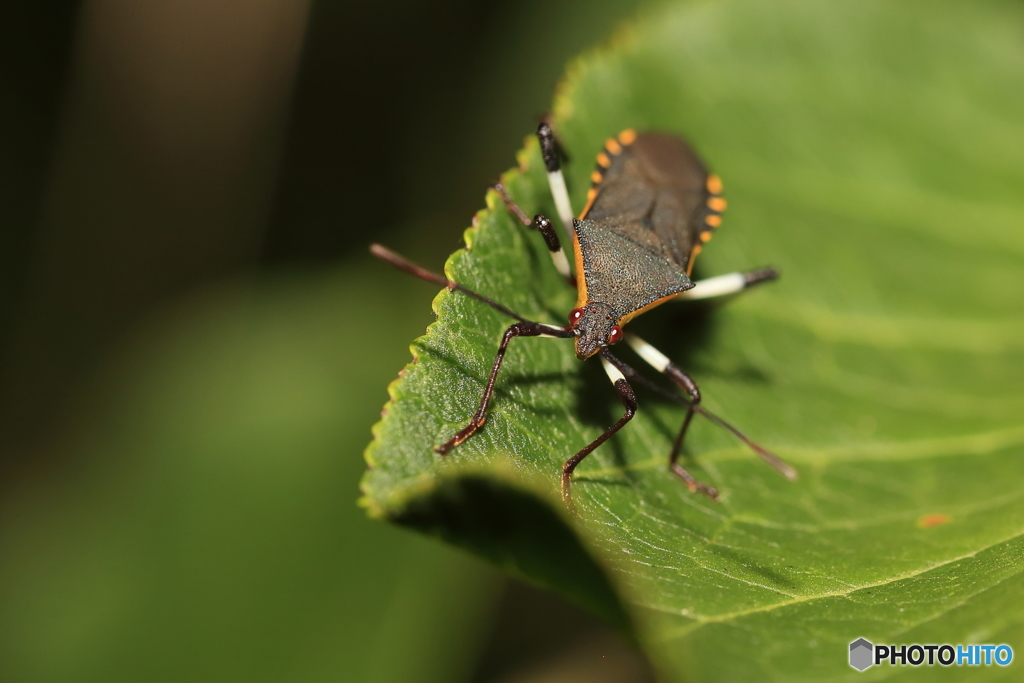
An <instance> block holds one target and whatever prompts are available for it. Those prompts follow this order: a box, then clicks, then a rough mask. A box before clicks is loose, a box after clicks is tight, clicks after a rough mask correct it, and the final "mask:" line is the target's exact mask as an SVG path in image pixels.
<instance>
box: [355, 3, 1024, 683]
mask: <svg viewBox="0 0 1024 683" xmlns="http://www.w3.org/2000/svg"><path fill="white" fill-rule="evenodd" d="M1022 14H1024V13H1022V8H1021V7H1020V5H1018V4H1010V3H971V4H969V5H967V4H955V3H891V2H864V1H862V0H856V1H849V2H830V3H820V2H817V3H816V2H781V3H780V2H761V1H750V2H742V1H737V2H720V3H692V4H691V3H687V4H684V5H682V6H680V7H676V8H671V9H669V10H666V11H665V12H664V13H662V14H659V15H656V16H651V17H648V18H647V19H645V20H643V21H641V22H639V23H637V24H636V25H634V26H632V27H630V28H628V29H626V30H623V31H622V32H621V33H620V35H618V36H617V37H616V39H615V40H614V41H612V43H611V46H610V47H606V48H603V49H601V50H598V51H596V52H594V53H592V54H589V55H587V56H585V57H583V58H582V59H580V60H579V61H578V62H576V63H575V64H573V65H572V67H571V69H570V72H569V74H570V75H569V76H568V78H567V80H566V82H565V83H564V85H563V87H562V89H561V91H560V93H559V96H558V98H557V99H556V103H555V108H554V121H555V125H556V129H557V132H558V134H559V136H560V138H561V141H562V143H563V145H564V147H565V148H566V149H567V150H568V153H569V154H570V155H571V162H570V164H569V166H568V177H569V183H570V189H571V193H572V195H573V200H574V204H575V206H576V207H577V208H578V207H580V206H581V205H582V200H583V195H584V194H585V192H586V189H587V187H588V185H589V182H588V180H587V176H588V175H589V173H590V171H591V169H592V167H593V166H592V163H593V162H592V159H593V156H592V155H593V154H594V153H595V152H597V151H598V150H599V149H600V147H601V145H602V142H603V140H604V139H605V138H607V137H608V136H610V135H613V134H615V133H617V132H618V131H620V130H622V129H624V128H627V127H631V128H637V129H662V130H670V131H675V132H678V133H680V134H683V135H685V136H686V137H688V138H689V139H690V140H692V141H693V142H694V144H695V145H696V147H697V148H698V149H699V151H700V152H701V154H702V155H703V157H704V158H705V160H706V161H707V162H708V164H709V166H711V167H712V168H713V169H714V170H715V171H716V172H717V173H718V174H719V175H721V177H722V178H723V179H724V182H725V193H726V196H727V197H728V199H729V202H730V206H729V211H728V212H727V215H726V220H725V225H724V227H723V229H721V230H719V231H718V234H717V236H716V237H715V239H714V241H713V242H712V243H711V244H710V245H709V246H708V248H706V249H705V250H704V253H703V254H702V256H701V257H700V260H699V265H698V275H701V276H707V275H712V274H719V273H725V272H730V271H733V270H738V269H747V268H752V267H757V266H762V265H766V264H772V265H775V266H777V267H779V268H780V269H781V271H782V273H783V277H782V279H781V280H780V281H779V282H777V283H773V284H771V285H769V286H764V287H762V288H759V289H758V290H755V291H753V292H750V293H748V294H745V295H743V296H742V297H736V298H734V299H733V300H731V301H728V302H723V303H719V304H714V305H703V306H702V305H696V304H693V305H690V306H669V305H666V306H663V307H662V308H660V309H658V310H657V311H655V312H652V313H650V314H648V315H646V316H644V317H643V318H641V319H640V320H638V321H636V322H635V323H634V328H635V329H637V330H638V331H639V332H641V333H642V334H643V335H644V336H645V337H647V338H649V339H650V340H651V341H652V342H655V343H656V344H657V345H658V346H659V347H660V348H662V349H663V350H664V351H665V352H666V353H668V354H669V355H670V356H672V357H673V358H674V359H675V360H676V361H677V363H678V364H679V365H681V366H682V367H683V368H684V369H685V370H687V371H688V372H690V373H691V374H692V375H693V376H694V377H695V379H696V380H697V381H698V382H699V383H700V385H701V387H702V390H703V394H704V397H705V404H706V405H707V406H708V407H709V408H710V409H711V410H712V411H715V412H717V413H719V414H720V415H722V416H723V417H725V418H727V419H729V420H730V421H732V422H734V423H735V424H736V425H738V426H739V427H741V428H742V429H744V430H745V431H747V432H748V433H749V434H751V435H752V436H753V437H754V438H756V439H758V440H759V441H761V442H762V443H764V444H765V445H766V446H768V447H769V448H771V449H773V450H775V451H776V452H778V453H779V454H780V455H782V456H783V457H784V458H786V459H787V460H788V461H789V462H791V463H793V464H794V465H795V466H796V467H797V468H798V469H799V470H800V473H801V479H800V481H799V482H797V483H790V482H787V481H786V480H784V479H783V478H782V477H780V476H778V474H777V473H775V472H774V471H772V470H771V469H770V468H767V467H765V466H764V465H763V464H761V463H760V462H759V461H758V460H757V458H756V457H755V456H754V455H753V454H751V453H750V452H749V451H748V450H746V449H745V448H743V447H742V446H741V445H740V444H738V443H737V442H736V441H735V440H734V439H732V438H731V437H730V436H729V434H727V433H724V432H723V431H721V430H719V429H716V428H715V427H714V426H713V425H711V424H709V423H708V422H707V421H702V420H698V421H697V422H696V423H695V427H694V430H693V431H692V433H691V434H690V436H689V438H688V439H687V444H686V454H687V457H688V458H689V462H688V466H689V467H691V471H692V472H693V473H694V474H695V475H696V476H698V478H700V479H702V480H703V481H706V482H709V483H711V484H713V485H715V486H716V487H718V488H719V489H720V490H721V491H722V498H723V499H722V502H720V503H718V504H715V503H713V502H711V501H709V500H707V499H705V498H703V497H701V496H698V495H694V494H691V493H690V492H688V491H687V489H686V488H685V487H684V486H683V485H682V484H681V483H680V482H679V481H678V480H677V479H675V478H674V477H672V476H671V475H670V474H669V473H668V472H667V471H666V469H665V460H666V456H667V454H668V451H669V448H670V444H671V440H672V438H673V436H674V432H675V430H676V429H677V428H678V425H679V423H680V420H681V417H682V412H681V410H680V408H679V407H678V406H676V405H672V404H669V403H666V402H665V401H664V400H661V399H659V398H658V397H657V396H656V395H655V396H652V395H651V394H650V393H649V392H644V391H643V390H642V389H641V390H639V393H638V398H639V400H640V406H641V407H640V411H639V413H638V415H637V417H636V419H635V420H633V422H632V423H630V424H629V425H627V427H626V428H625V429H623V430H622V432H620V434H619V435H617V436H616V437H614V438H613V439H612V440H610V441H609V442H608V443H607V444H606V445H604V446H602V447H601V448H599V449H598V450H597V451H595V452H594V453H593V454H592V455H591V456H590V457H588V458H587V459H586V460H585V461H584V462H583V464H582V465H581V466H580V467H579V469H578V470H577V474H576V476H575V480H574V481H575V483H574V488H573V492H574V497H575V499H576V502H577V507H578V511H579V516H578V517H573V516H571V515H569V514H567V512H566V510H565V509H564V507H563V506H562V504H561V503H560V501H559V500H558V473H559V470H560V466H561V464H562V462H563V461H564V460H565V459H566V458H567V457H569V456H570V455H572V454H573V453H575V452H576V451H577V450H579V449H580V448H581V447H582V446H583V445H585V444H587V443H588V442H590V441H591V440H592V439H594V438H595V437H596V436H597V435H599V434H600V433H601V431H602V430H603V429H604V428H605V427H606V426H607V425H609V424H611V423H612V422H613V421H614V420H615V419H617V418H618V416H619V415H620V414H621V405H620V404H619V402H618V399H617V397H616V395H615V392H614V391H613V390H612V389H611V387H610V386H608V383H607V379H605V378H604V376H603V374H602V373H601V371H600V367H599V366H598V364H597V363H587V364H580V363H579V362H578V361H577V360H576V359H575V357H574V355H573V352H572V348H571V344H569V343H566V342H564V341H560V340H552V339H526V340H516V341H514V342H513V344H512V346H511V350H510V351H509V354H508V357H507V360H506V363H505V366H504V368H503V370H502V373H501V376H500V378H499V381H498V385H497V391H496V399H495V402H494V404H493V408H492V410H491V412H490V416H489V419H488V422H487V424H486V425H485V427H484V428H483V429H481V430H480V431H479V432H478V433H477V434H475V435H474V436H473V437H472V438H470V439H469V440H467V441H466V442H465V443H464V444H462V445H461V446H459V447H458V448H457V449H455V450H454V451H453V452H452V454H451V455H450V456H449V457H447V458H446V459H445V460H443V461H442V460H441V459H440V458H439V457H438V456H436V455H435V454H434V453H433V451H432V447H434V446H436V445H438V444H440V443H442V442H443V441H445V440H446V439H448V438H449V437H450V436H451V435H452V434H454V433H455V432H456V431H457V430H458V429H460V428H461V427H462V426H464V425H465V423H466V422H467V421H468V419H469V417H470V415H471V414H472V413H473V411H474V410H475V408H476V405H477V402H478V401H479V397H480V394H481V391H482V387H483V384H484V381H485V378H486V376H487V373H488V370H489V368H490V365H491V362H492V359H493V355H494V352H495V349H496V348H497V345H498V341H499V339H500V337H501V334H502V332H503V330H504V329H505V327H506V326H507V325H508V324H509V322H510V321H509V320H508V319H507V318H505V317H503V316H502V315H501V314H499V313H497V312H495V311H492V310H490V309H489V308H487V307H485V306H483V305H481V304H480V303H478V302H476V301H473V300H470V299H468V298H466V297H464V296H461V295H459V294H457V293H454V294H453V293H449V292H442V293H441V294H439V295H438V297H437V299H436V300H435V302H434V306H435V310H436V312H437V314H438V320H437V322H436V323H435V324H434V325H432V326H431V328H430V329H429V331H428V334H427V335H426V336H424V337H421V338H419V339H418V340H416V342H415V343H414V345H413V347H412V351H413V354H414V357H415V362H414V363H413V364H412V365H410V366H409V367H407V368H406V370H405V371H404V373H403V376H402V377H401V378H400V379H399V380H398V381H396V382H395V383H394V384H393V385H392V386H391V389H390V391H391V396H392V401H391V403H389V405H388V407H387V415H386V417H385V419H384V420H383V421H382V422H381V423H380V424H379V425H378V426H377V427H376V430H375V435H376V440H375V441H374V443H373V444H371V446H370V448H369V450H368V452H367V458H368V461H369V463H370V466H371V470H370V471H369V472H368V474H367V475H366V477H365V478H364V481H363V490H364V494H365V498H364V504H365V505H366V506H367V507H368V508H369V510H370V511H371V513H372V514H375V515H377V516H381V517H386V518H390V519H392V520H395V521H398V522H400V523H406V524H410V525H412V526H415V527H417V528H420V529H423V530H426V531H429V532H431V533H434V534H437V535H440V536H442V537H443V538H446V539H447V540H449V541H451V542H454V543H457V544H461V545H464V546H466V547H468V548H470V549H472V550H474V551H475V552H478V553H480V554H482V555H484V556H486V557H489V558H491V559H493V560H495V561H497V562H499V563H500V564H502V565H504V566H506V567H507V568H509V569H510V570H512V571H515V572H518V573H520V574H524V575H526V576H527V577H529V578H532V579H534V580H535V581H539V582H541V583H544V584H546V585H549V586H552V587H553V588H555V589H557V590H560V591H562V592H564V593H566V594H568V595H572V596H574V597H575V598H576V599H577V600H580V601H581V602H584V603H586V604H589V605H590V606H591V607H592V608H594V609H596V610H598V611H600V612H603V613H604V614H606V615H610V616H612V618H616V615H621V614H622V610H623V609H624V610H625V612H626V613H627V614H628V619H629V620H630V623H631V627H630V628H632V629H633V632H634V633H635V635H636V637H637V638H638V639H639V640H640V641H641V643H642V644H643V645H644V646H645V648H646V649H647V652H648V654H649V655H650V656H651V657H652V659H653V660H654V661H655V662H656V663H657V664H658V665H659V666H660V667H661V668H662V670H663V671H664V673H665V677H666V678H667V679H676V678H678V679H682V678H685V679H686V680H722V681H737V680H783V679H785V680H792V679H807V680H833V679H838V678H843V677H848V676H859V675H860V674H857V673H856V672H855V671H854V670H853V669H851V668H849V666H848V664H847V653H848V644H849V643H850V642H851V641H853V640H855V639H856V638H858V637H862V636H863V637H866V638H868V639H869V640H871V641H873V642H875V643H896V644H898V643H915V642H917V643H952V644H957V643H1002V642H1006V643H1009V644H1011V645H1018V646H1019V645H1020V644H1021V640H1022V637H1024V575H1022V574H1021V568H1022V567H1024V538H1022V531H1024V486H1022V484H1024V458H1022V457H1021V456H1022V455H1024V419H1022V415H1024V392H1022V391H1021V381H1022V380H1024V297H1022V293H1024V230H1022V226H1024V164H1022V163H1021V156H1020V150H1022V149H1024V125H1022V123H1021V122H1022V121H1024V88H1021V87H1020V84H1021V83H1024V43H1022V40H1021V35H1022V33H1021V29H1022V25H1024V16H1022ZM519 162H520V164H519V168H518V169H516V170H513V171H510V172H509V173H507V174H506V175H505V176H504V177H505V180H506V182H507V183H508V185H509V187H510V188H511V191H512V193H513V195H514V196H515V198H516V199H517V200H518V201H519V202H520V204H521V205H522V206H523V207H524V209H525V210H526V211H527V212H528V213H533V212H535V211H542V212H545V213H548V214H551V215H553V213H554V211H553V206H552V202H551V199H550V196H549V194H548V190H547V187H546V183H545V178H544V174H543V169H542V165H541V164H540V161H539V158H538V151H537V146H536V144H535V142H534V141H532V140H528V141H527V144H526V149H525V150H524V151H523V152H522V153H521V154H520V156H519ZM487 205H488V208H487V209H486V210H484V211H482V212H480V213H479V214H478V215H477V216H476V218H475V219H474V227H473V228H471V229H470V230H468V231H467V233H466V242H467V245H468V248H467V249H466V250H463V251H459V252H456V253H455V254H454V255H453V256H452V258H451V259H450V260H449V262H448V264H447V273H448V274H449V276H450V277H452V278H454V279H455V280H457V281H459V282H462V283H463V284H465V285H467V286H470V287H473V288H476V289H478V290H479V291H481V292H482V293H484V294H486V295H488V296H491V297H493V298H494V299H497V300H498V301H500V302H502V303H504V304H505V305H507V306H509V307H510V308H512V309H514V310H517V311H519V312H520V313H522V314H523V315H525V316H527V317H532V318H534V319H538V320H542V321H548V322H561V321H562V320H564V316H565V314H566V313H567V312H568V310H569V309H570V308H571V307H572V304H573V301H574V298H575V295H574V293H573V292H570V291H567V288H566V287H565V286H564V284H562V283H561V282H560V281H559V279H558V277H557V275H556V273H555V272H554V270H553V268H552V266H551V264H550V263H549V261H548V259H547V256H546V255H545V250H544V247H543V244H542V242H541V240H540V238H539V237H538V236H537V235H535V234H531V233H530V232H529V231H527V230H525V229H524V228H523V227H522V226H520V225H518V224H517V223H516V222H514V221H513V220H512V219H511V218H510V217H509V216H508V215H507V213H506V212H505V211H504V209H503V207H502V206H501V203H500V201H499V200H498V198H497V196H496V195H495V193H493V192H491V193H489V194H488V196H487ZM619 355H621V356H622V357H623V358H624V360H626V361H627V362H632V361H633V360H634V358H633V357H632V356H631V355H630V354H629V352H628V351H626V350H623V351H622V352H621V353H620V354H619ZM635 362H636V364H637V367H638V368H639V367H640V361H639V360H637V361H635ZM488 487H490V489H488ZM510 491H517V492H518V493H516V494H513V493H510ZM537 507H544V508H546V509H548V510H550V513H549V514H547V515H543V514H541V513H538V512H536V511H535V508H537ZM531 510H533V511H531ZM567 531H568V532H571V534H572V536H571V539H578V540H577V541H572V540H571V539H570V540H568V541H567V540H565V537H566V532H567ZM531 539H533V540H532V541H531ZM559 539H562V540H561V541H560V540H559ZM587 558H592V559H587ZM589 562H593V563H594V564H595V565H596V566H597V567H599V568H600V569H601V570H602V571H603V576H605V577H607V579H606V581H607V584H605V583H603V582H602V580H600V579H595V577H594V575H593V573H592V571H591V572H589V573H588V571H587V570H584V569H582V567H585V566H589V564H588V563H589ZM577 577H581V578H577ZM609 588H610V590H609ZM616 596H617V597H616ZM620 605H624V607H620ZM912 672H913V675H914V676H918V677H921V676H924V677H928V676H934V677H938V676H941V675H950V674H951V673H952V672H947V671H945V670H944V669H943V668H941V667H935V668H927V667H921V668H920V669H916V668H912V667H903V668H897V667H888V666H880V667H876V668H874V669H872V670H871V671H870V672H869V674H868V675H869V676H870V675H873V676H874V677H875V678H881V677H886V676H889V677H891V676H906V675H911V673H912ZM1007 672H1008V670H1007V669H1002V668H1000V667H991V668H988V669H985V668H978V669H970V670H969V671H964V670H961V671H960V672H959V673H960V674H961V675H966V674H967V673H970V674H971V675H973V676H976V677H978V678H995V677H998V676H1000V675H1004V676H1005V675H1006V674H1007Z"/></svg>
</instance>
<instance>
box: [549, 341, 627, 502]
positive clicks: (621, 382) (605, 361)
mask: <svg viewBox="0 0 1024 683" xmlns="http://www.w3.org/2000/svg"><path fill="white" fill-rule="evenodd" d="M613 361H614V362H613ZM601 364H602V365H603V366H604V371H605V372H606V373H608V379H610V380H611V381H612V384H613V385H615V390H616V391H618V392H619V398H621V399H622V404H623V405H624V406H625V407H626V412H625V413H624V414H623V415H622V417H620V418H619V420H618V421H617V422H616V423H615V424H613V425H612V426H611V427H609V428H608V429H606V430H605V432H604V434H602V435H601V436H599V437H597V438H596V439H594V440H593V441H592V442H591V443H590V444H589V445H588V446H587V447H586V448H584V449H583V450H581V451H580V452H579V453H577V454H576V455H574V456H572V457H571V458H569V459H568V460H566V461H565V464H564V465H562V500H564V501H565V502H566V503H567V504H571V503H572V495H571V493H570V491H569V487H570V484H571V483H572V473H573V470H575V469H576V466H577V465H579V464H580V461H582V460H583V458H585V457H587V456H588V455H590V454H591V453H592V452H593V451H594V449H595V448H597V447H598V446H600V445H601V444H603V443H604V442H605V441H607V440H608V438H609V437H611V435H612V434H614V433H615V432H617V431H619V430H620V429H622V426H623V425H624V424H626V423H627V422H629V421H630V420H632V419H633V415H635V414H636V397H635V396H634V395H633V387H631V386H629V382H627V381H626V377H625V375H623V374H622V371H621V370H620V369H619V367H618V366H621V365H625V364H624V363H623V362H622V361H620V360H619V359H617V358H615V357H614V356H612V355H611V354H610V353H608V352H607V350H602V351H601Z"/></svg>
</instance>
